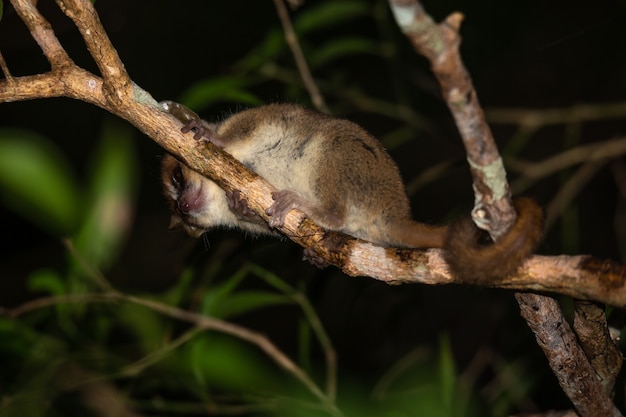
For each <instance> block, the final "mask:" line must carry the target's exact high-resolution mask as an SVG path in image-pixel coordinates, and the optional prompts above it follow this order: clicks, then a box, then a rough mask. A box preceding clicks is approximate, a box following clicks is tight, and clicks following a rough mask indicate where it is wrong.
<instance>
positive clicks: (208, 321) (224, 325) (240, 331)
mask: <svg viewBox="0 0 626 417" xmlns="http://www.w3.org/2000/svg"><path fill="white" fill-rule="evenodd" d="M96 302H99V303H112V302H128V303H132V304H136V305H140V306H144V307H146V308H148V309H150V310H152V311H156V312H158V313H160V314H163V315H165V316H168V317H171V318H174V319H177V320H181V321H186V322H189V323H192V324H194V325H195V326H196V327H197V328H199V329H205V330H214V331H218V332H221V333H224V334H228V335H231V336H234V337H236V338H238V339H240V340H244V341H246V342H248V343H250V344H252V345H254V346H256V347H257V348H259V349H260V350H262V351H263V352H265V353H266V354H267V356H268V357H269V358H271V359H272V360H273V361H274V362H275V363H276V364H277V365H278V366H279V367H280V368H282V369H283V370H285V371H286V372H287V373H289V374H290V375H292V376H293V377H294V378H296V379H297V380H298V381H300V382H301V383H302V384H303V385H304V386H305V387H306V388H307V389H308V390H309V391H310V392H311V393H312V394H313V395H314V396H315V397H317V398H318V399H319V400H320V401H321V402H322V403H323V404H324V405H325V407H326V408H327V409H328V410H329V411H330V412H331V413H332V415H335V416H340V415H341V413H340V412H339V410H338V409H337V408H336V406H335V405H334V404H333V402H332V401H330V399H329V398H328V397H327V396H326V395H325V394H324V393H323V392H322V390H320V388H319V387H318V386H317V384H315V382H314V381H313V380H312V379H311V378H310V377H309V376H308V375H307V373H306V372H304V371H303V370H302V369H301V368H300V367H299V366H298V365H296V364H295V363H294V362H293V361H292V360H291V359H289V357H288V356H287V355H285V354H284V353H283V352H282V351H281V350H280V349H278V347H276V345H274V344H273V343H272V342H271V341H270V340H269V339H268V338H267V337H266V336H264V335H263V334H261V333H257V332H255V331H252V330H250V329H247V328H245V327H241V326H238V325H236V324H233V323H229V322H227V321H223V320H220V319H216V318H213V317H209V316H203V315H200V314H197V313H194V312H191V311H187V310H182V309H180V308H177V307H174V306H170V305H167V304H163V303H160V302H158V301H153V300H148V299H144V298H140V297H135V296H133V295H128V294H123V293H119V292H115V293H102V294H71V295H63V296H54V297H45V298H39V299H36V300H33V301H29V302H27V303H24V304H22V305H20V306H18V307H16V308H14V309H6V310H5V311H4V314H5V315H8V316H10V317H14V318H15V317H19V316H21V315H24V314H26V313H28V312H31V311H34V310H38V309H41V308H45V307H52V306H55V305H58V304H66V303H96Z"/></svg>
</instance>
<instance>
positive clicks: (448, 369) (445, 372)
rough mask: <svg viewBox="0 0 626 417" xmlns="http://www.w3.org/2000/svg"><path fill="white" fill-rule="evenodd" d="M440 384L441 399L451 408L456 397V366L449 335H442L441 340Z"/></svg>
mask: <svg viewBox="0 0 626 417" xmlns="http://www.w3.org/2000/svg"><path fill="white" fill-rule="evenodd" d="M439 384H440V385H439V387H440V390H441V400H442V402H443V404H445V406H446V408H447V409H448V410H451V409H452V405H453V403H454V401H455V398H456V367H455V365H454V356H453V354H452V347H451V346H450V339H449V338H448V337H447V336H441V338H440V342H439Z"/></svg>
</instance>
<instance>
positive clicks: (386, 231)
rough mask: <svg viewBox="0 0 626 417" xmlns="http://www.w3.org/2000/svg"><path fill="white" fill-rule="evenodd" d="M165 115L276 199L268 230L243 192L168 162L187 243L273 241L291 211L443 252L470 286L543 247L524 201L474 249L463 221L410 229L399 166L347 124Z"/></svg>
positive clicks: (285, 108) (537, 219) (170, 106)
mask: <svg viewBox="0 0 626 417" xmlns="http://www.w3.org/2000/svg"><path fill="white" fill-rule="evenodd" d="M163 106H164V107H165V108H166V110H168V111H169V112H170V113H172V114H173V115H174V116H175V117H176V118H178V119H179V120H181V121H182V122H183V123H185V126H184V127H183V128H182V131H183V132H185V133H186V132H189V131H193V132H194V138H195V139H205V140H208V141H210V142H212V143H213V144H215V145H217V146H219V147H220V148H222V149H224V150H225V151H226V152H228V153H230V154H231V155H232V156H233V157H235V158H236V159H238V160H239V161H240V162H242V163H243V164H244V165H246V166H247V167H248V168H250V169H251V170H253V171H255V172H256V173H257V174H259V175H260V176H262V177H263V178H265V179H266V180H267V181H268V182H269V183H270V184H272V185H273V186H274V187H275V188H276V189H277V190H279V191H276V192H274V193H273V194H272V198H273V199H274V204H273V205H272V206H270V207H269V208H268V209H267V214H268V215H269V216H270V221H269V223H267V222H266V221H265V220H263V219H262V218H261V216H259V215H258V214H256V213H255V212H254V211H253V210H251V209H250V208H248V206H247V203H246V200H245V198H244V196H242V195H241V193H239V192H238V191H235V192H229V193H227V192H225V191H224V190H222V189H221V188H220V187H219V186H218V185H217V184H216V183H215V182H213V181H212V180H210V179H208V178H206V177H204V176H202V175H200V174H199V173H197V172H195V171H193V170H191V169H189V168H188V167H186V166H185V165H184V164H182V163H181V162H179V161H178V160H177V159H176V158H174V157H173V156H171V155H166V156H165V157H164V159H163V164H162V180H163V186H164V190H165V195H166V198H167V199H168V200H169V202H170V205H171V207H172V209H173V215H172V226H174V227H176V226H178V227H183V228H184V229H185V230H186V231H187V232H188V233H189V234H190V235H191V236H194V237H198V236H200V235H201V234H202V233H204V232H205V231H207V230H208V229H211V228H214V227H217V226H225V227H233V228H238V229H242V230H244V231H249V232H252V233H254V234H276V232H274V231H273V228H274V227H276V226H282V225H283V224H284V220H285V216H286V215H287V213H288V212H289V211H290V210H292V209H297V210H299V211H301V212H303V213H304V214H306V216H307V217H309V218H310V219H311V220H312V221H313V222H315V223H316V224H318V225H319V226H321V227H323V228H324V229H327V230H332V231H337V232H342V233H345V234H347V235H350V236H353V237H356V238H359V239H363V240H366V241H369V242H372V243H374V244H377V245H381V246H385V247H398V248H424V249H425V248H442V249H444V251H445V259H446V261H447V262H448V264H449V265H450V268H451V271H452V272H453V274H455V275H457V276H459V277H461V278H465V279H468V280H479V279H481V278H485V279H487V278H496V277H504V276H506V275H509V274H512V273H514V272H515V270H516V269H517V268H518V267H519V265H520V264H521V263H522V262H523V261H524V259H525V258H527V257H528V256H530V254H531V253H532V251H533V250H534V249H535V247H536V245H537V243H538V241H539V239H540V238H541V235H542V219H543V212H542V210H541V209H540V208H539V207H538V206H537V204H536V203H534V202H533V201H532V200H529V199H523V198H520V199H516V200H515V208H516V210H517V212H518V218H517V221H516V223H515V224H514V225H513V227H511V229H510V230H509V232H508V233H507V234H506V235H504V236H502V238H501V239H499V240H498V242H496V243H491V244H486V245H485V244H482V243H481V241H482V240H481V234H480V231H479V230H478V228H477V227H476V226H475V225H474V223H473V222H472V221H471V219H470V218H469V216H467V218H465V219H462V220H461V221H457V222H454V223H452V224H451V225H450V226H436V225H429V224H424V223H419V222H416V221H414V220H413V219H412V218H411V209H410V206H409V199H408V197H407V195H406V191H405V189H404V184H403V182H402V179H401V177H400V173H399V171H398V167H397V166H396V164H395V163H394V161H393V160H392V159H391V157H390V156H389V155H388V154H387V152H386V151H385V149H384V148H383V146H382V144H381V143H380V142H379V141H378V140H377V139H376V138H374V137H373V136H372V135H370V134H369V133H368V132H366V131H365V130H364V129H362V128H361V127H360V126H358V125H356V124H355V123H352V122H350V121H348V120H343V119H339V118H335V117H331V116H328V115H325V114H321V113H318V112H315V111H311V110H308V109H305V108H303V107H300V106H297V105H294V104H269V105H265V106H260V107H257V108H252V109H248V110H244V111H241V112H239V113H235V114H233V115H231V116H230V117H228V118H226V119H225V120H223V121H222V122H219V123H208V122H206V121H204V120H201V119H200V118H199V117H198V116H197V115H196V114H195V113H193V112H192V111H191V110H189V109H187V108H186V107H184V106H182V105H180V104H178V103H174V102H164V103H163ZM483 238H484V236H483ZM483 240H484V239H483ZM313 263H316V262H313Z"/></svg>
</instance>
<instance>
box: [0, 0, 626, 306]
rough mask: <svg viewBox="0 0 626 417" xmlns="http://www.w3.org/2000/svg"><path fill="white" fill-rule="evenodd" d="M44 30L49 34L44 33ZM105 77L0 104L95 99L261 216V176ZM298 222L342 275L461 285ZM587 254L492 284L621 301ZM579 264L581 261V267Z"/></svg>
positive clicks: (0, 88) (618, 284) (440, 270)
mask: <svg viewBox="0 0 626 417" xmlns="http://www.w3.org/2000/svg"><path fill="white" fill-rule="evenodd" d="M15 4H16V7H17V6H19V5H20V4H21V2H18V1H17V0H15ZM64 5H65V6H66V13H68V14H69V15H72V16H83V14H81V13H78V12H75V11H72V12H70V10H74V9H76V8H92V5H91V3H90V2H89V1H86V0H85V1H78V0H73V2H70V1H69V0H68V1H66V2H64ZM29 10H31V9H29ZM31 11H32V10H31ZM86 16H91V17H89V18H85V20H84V21H83V20H81V19H80V18H76V20H75V22H76V24H77V26H79V28H80V31H81V33H90V36H91V37H92V38H93V39H99V41H98V42H104V43H106V44H107V45H100V46H101V47H99V48H96V49H97V50H98V53H97V54H96V55H95V56H94V59H95V60H96V61H97V62H99V67H100V68H102V62H106V63H107V66H113V67H115V68H116V69H114V70H113V69H111V70H109V69H107V71H108V73H109V74H110V77H109V79H116V78H117V76H118V75H119V76H120V77H122V78H124V74H125V70H124V69H123V67H122V66H121V63H120V62H119V61H118V59H119V58H117V53H115V50H114V49H113V48H112V46H110V43H109V41H108V39H107V38H106V37H105V36H101V35H99V34H98V32H104V29H103V28H102V27H101V25H100V22H99V21H98V20H97V19H95V18H94V17H93V14H91V13H87V14H86ZM90 25H92V26H90ZM47 36H53V34H52V33H51V32H49V33H48V35H47ZM94 42H95V41H94ZM42 44H43V45H51V44H54V42H49V41H46V42H43V43H42ZM102 51H108V53H106V54H105V53H103V52H102ZM111 55H114V56H111ZM107 82H108V81H107V80H105V81H104V82H103V80H102V79H101V78H99V77H97V76H96V75H93V74H91V73H89V72H87V71H85V70H83V69H81V68H78V67H76V66H73V65H72V66H70V67H63V68H59V69H54V70H53V71H51V72H49V73H46V74H41V75H34V76H29V77H20V78H15V79H13V80H12V81H9V80H4V81H2V82H0V102H8V101H16V100H28V99H35V98H45V97H70V98H74V99H78V100H82V101H85V102H88V103H92V104H95V105H97V106H99V107H101V108H104V109H106V110H108V111H110V112H112V113H114V114H116V115H118V116H120V117H122V118H124V119H126V120H128V121H129V122H130V123H132V124H133V125H134V126H136V127H137V128H138V129H140V130H141V131H142V132H143V133H145V134H146V135H147V136H149V137H151V138H152V139H154V140H155V141H156V142H157V143H159V145H161V146H162V147H163V148H165V150H167V151H168V152H170V153H172V154H174V155H176V156H177V157H179V158H180V159H181V160H184V161H185V163H186V164H187V165H188V166H189V167H191V168H192V169H194V170H197V171H198V172H201V173H203V174H204V175H206V176H208V177H211V178H213V179H214V180H215V181H216V182H218V183H219V184H220V185H221V186H222V187H224V188H226V189H237V190H240V191H241V192H242V193H244V194H245V195H246V198H247V200H248V203H249V205H250V206H251V208H253V209H254V210H256V211H257V212H258V213H260V214H261V215H262V216H263V215H265V214H264V213H265V210H266V209H267V208H268V207H269V206H270V205H271V204H272V203H273V200H272V198H271V192H272V191H274V189H273V188H272V187H271V186H270V185H269V184H268V183H267V182H266V181H264V180H263V179H262V178H260V177H258V176H257V175H255V174H254V173H252V172H250V171H249V170H248V169H247V168H245V167H244V166H243V165H241V164H240V163H239V162H237V161H236V160H234V159H233V158H232V157H231V156H230V155H228V154H225V153H224V152H223V151H221V150H220V149H217V148H215V147H213V146H211V145H204V144H199V143H198V142H196V141H194V140H192V139H191V135H183V134H182V133H181V132H180V128H181V124H180V122H179V121H177V120H175V119H174V118H173V117H171V116H170V115H169V114H168V113H165V112H163V111H162V109H161V107H160V106H158V104H157V103H156V101H155V100H154V99H152V97H151V96H150V95H149V94H148V93H147V92H145V91H144V90H141V89H140V88H139V87H137V86H135V85H133V88H132V90H131V91H132V94H130V95H128V96H123V97H121V98H120V99H121V102H120V101H117V100H110V98H111V95H108V96H107V94H105V89H106V83H107ZM122 85H126V84H124V83H122ZM207 161H211V163H207ZM301 220H302V214H301V213H298V212H295V211H292V212H291V213H290V214H289V215H288V216H287V219H286V222H285V226H284V227H283V228H281V229H280V231H281V232H283V233H285V234H286V235H287V236H289V237H290V239H292V240H293V241H294V242H296V243H298V244H300V245H302V246H306V247H312V248H313V249H315V250H316V251H317V252H318V254H320V256H322V257H323V258H324V259H326V260H327V261H329V262H330V263H332V264H334V265H336V266H338V267H339V268H341V269H342V270H343V271H344V272H345V273H347V274H348V275H353V276H354V275H360V276H369V277H372V278H374V279H378V280H381V281H385V282H387V283H390V284H400V283H424V284H431V285H432V284H451V283H460V284H463V282H461V281H457V280H455V279H454V278H453V277H451V276H450V274H449V271H448V269H447V267H446V264H445V262H444V261H443V258H442V256H441V251H439V250H428V251H421V250H408V249H403V250H400V249H390V248H382V247H378V246H375V245H372V244H370V243H367V242H363V241H358V240H355V239H351V238H349V237H347V236H342V235H340V234H337V233H332V232H326V231H324V230H323V229H321V228H319V227H317V226H316V225H314V224H313V223H312V222H310V221H309V220H306V221H304V222H301ZM590 260H593V258H588V257H558V258H548V257H533V258H531V259H529V260H528V261H527V262H526V263H525V264H524V265H523V266H522V268H521V269H520V271H519V274H518V275H517V276H515V277H509V278H507V279H506V280H502V281H500V282H497V283H494V284H493V285H494V286H497V287H500V288H508V289H518V290H541V291H548V292H556V293H560V294H568V295H572V296H575V297H578V298H583V299H590V300H595V301H599V302H603V303H607V304H611V305H614V306H619V307H624V306H626V283H625V282H624V277H626V271H624V268H623V267H621V266H620V265H616V264H613V263H610V262H604V263H601V262H600V261H595V262H591V264H594V265H600V264H601V265H602V267H600V268H598V267H593V268H587V265H590ZM581 265H582V266H584V267H583V268H582V269H581V268H580V267H581ZM563 277H564V278H563Z"/></svg>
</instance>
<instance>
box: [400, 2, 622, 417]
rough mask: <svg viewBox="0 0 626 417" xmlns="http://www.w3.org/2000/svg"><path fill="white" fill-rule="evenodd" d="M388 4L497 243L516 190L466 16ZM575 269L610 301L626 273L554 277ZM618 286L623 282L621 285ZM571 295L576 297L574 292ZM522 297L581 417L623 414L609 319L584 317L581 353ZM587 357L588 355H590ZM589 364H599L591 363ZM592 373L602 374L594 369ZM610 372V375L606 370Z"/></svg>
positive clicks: (546, 300)
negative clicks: (615, 388)
mask: <svg viewBox="0 0 626 417" xmlns="http://www.w3.org/2000/svg"><path fill="white" fill-rule="evenodd" d="M389 2H390V5H391V8H392V10H393V12H394V15H395V17H396V21H397V23H398V25H399V26H400V28H401V29H402V31H403V32H404V34H405V35H406V36H407V37H408V38H409V40H410V41H411V43H412V44H413V46H414V48H415V49H416V51H417V52H418V53H420V54H422V55H424V56H425V57H426V58H428V60H429V61H430V63H431V68H432V70H433V73H434V75H435V77H436V78H437V80H438V81H439V84H440V86H441V89H442V92H443V96H444V98H445V99H446V102H447V104H448V107H449V109H450V111H451V112H452V115H453V116H454V118H455V120H456V124H457V127H458V128H459V131H460V133H461V137H462V139H463V143H464V145H465V149H466V151H467V156H468V162H469V164H470V168H471V173H472V178H473V187H474V192H475V197H476V201H475V208H474V211H473V214H474V221H475V222H476V224H477V225H478V226H479V227H481V228H483V229H485V230H487V231H489V233H490V234H491V236H492V237H493V238H494V240H497V238H498V237H499V236H502V235H503V234H504V233H505V232H506V231H507V229H508V228H509V227H510V226H511V225H512V224H513V222H514V220H515V217H516V214H515V211H514V210H513V207H512V206H511V204H510V192H509V187H508V183H507V181H506V173H505V170H504V166H503V163H502V159H501V158H500V155H499V153H498V149H497V147H496V144H495V141H494V139H493V136H492V134H491V130H490V129H489V126H488V125H487V123H486V121H485V116H484V113H483V111H482V108H481V107H480V104H479V102H478V98H477V95H476V92H475V90H474V87H473V85H472V82H471V78H470V76H469V74H468V73H467V71H466V70H465V67H464V65H463V62H462V60H461V57H460V54H459V51H458V47H459V44H460V35H459V28H460V23H461V20H462V15H460V14H459V13H454V14H452V15H450V16H449V17H448V18H447V19H446V20H445V21H444V22H443V23H441V24H439V25H437V24H435V23H434V22H433V21H432V19H431V18H430V17H429V16H428V15H426V13H424V10H423V9H422V6H421V5H420V4H419V3H418V1H417V0H389ZM534 259H537V257H534ZM554 261H556V258H551V259H550V262H549V263H551V262H554ZM529 262H532V260H531V261H529ZM529 262H527V263H526V265H525V267H526V266H527V265H528V263H529ZM549 263H546V264H545V265H540V266H539V270H538V271H537V272H538V273H539V275H538V276H541V277H542V278H543V277H544V276H545V275H546V270H547V269H549V268H550V265H549ZM561 266H563V265H561ZM572 266H573V265H572ZM614 268H616V269H614ZM577 270H578V271H580V270H585V271H593V270H596V271H598V272H600V271H602V272H601V275H602V277H603V279H602V285H604V286H605V290H606V291H607V295H608V294H609V293H611V292H612V290H611V289H610V288H611V287H612V283H615V280H612V279H610V278H609V277H611V276H615V275H616V276H618V277H622V278H623V277H624V273H625V272H626V270H625V269H624V266H623V265H618V264H612V263H603V262H597V260H594V259H591V258H588V257H587V258H581V259H580V261H579V262H578V264H577V265H576V269H575V270H570V271H568V268H567V267H565V268H562V269H560V268H559V270H557V271H554V272H555V273H556V274H555V276H558V277H559V278H560V279H561V280H562V282H566V279H567V277H569V276H571V275H576V274H577V272H575V271H577ZM571 272H573V274H571ZM592 274H593V273H592ZM521 275H522V274H518V276H517V277H514V278H513V279H517V278H521ZM529 278H531V279H530V280H529V281H533V282H535V283H538V282H540V281H543V279H536V278H537V277H533V276H532V275H531V276H529ZM604 278H608V279H604ZM619 280H620V279H619V278H618V279H617V281H619ZM499 284H500V285H501V284H502V283H499ZM569 284H571V282H569ZM577 284H578V285H580V287H577V286H572V287H571V288H579V289H581V288H583V287H584V286H585V285H586V284H585V283H583V282H578V283H577ZM531 285H532V284H531ZM535 290H538V288H535ZM569 295H572V296H573V297H575V298H577V296H576V295H574V294H569ZM583 298H586V297H583ZM516 299H517V301H518V303H519V305H520V308H521V312H522V316H523V317H524V318H525V319H526V321H527V323H528V325H529V326H530V328H531V329H532V330H533V332H534V333H535V335H536V338H537V342H538V344H539V346H540V347H541V348H542V349H543V351H544V353H545V354H546V357H547V359H548V363H549V364H550V366H551V368H552V370H553V372H554V374H555V375H556V376H557V379H558V380H559V383H560V385H561V387H562V388H563V390H564V391H565V393H566V394H567V396H568V397H569V398H570V400H571V401H572V403H573V405H574V407H575V409H576V411H577V412H578V413H579V415H580V416H583V417H585V416H600V415H601V416H621V414H620V412H619V411H618V410H617V408H616V407H615V405H613V403H612V401H611V398H610V396H609V395H608V393H607V390H605V389H604V387H603V385H602V384H601V383H600V381H599V379H598V377H597V374H596V372H598V374H599V375H601V376H603V377H604V378H606V381H607V385H610V388H609V389H608V391H609V392H610V390H611V389H612V384H613V382H614V375H615V373H617V372H619V369H620V367H621V360H617V359H615V357H614V351H613V350H612V349H611V347H612V348H613V349H614V348H615V346H614V345H613V342H612V341H611V340H610V337H608V328H607V326H606V321H604V322H603V323H599V320H598V319H597V318H596V320H595V321H593V320H589V319H587V317H584V318H585V320H580V319H579V320H578V321H577V324H578V327H577V332H578V334H579V335H584V336H586V337H585V342H584V343H583V346H584V347H585V349H584V350H583V348H581V346H579V344H578V342H577V340H576V336H575V335H574V332H572V330H571V328H570V327H569V325H568V324H567V322H566V321H565V320H564V319H563V317H562V315H561V312H560V308H559V306H558V303H557V302H556V301H555V300H554V299H552V298H550V297H545V296H541V295H537V294H529V293H518V294H517V295H516ZM580 310H581V311H582V312H581V313H579V316H582V315H583V313H587V315H586V316H589V315H591V314H592V312H594V313H596V314H597V311H594V310H592V309H591V308H587V309H583V308H582V307H581V308H580ZM594 317H595V316H594ZM598 327H603V329H604V330H605V331H604V332H600V330H599V329H598ZM599 334H601V335H602V336H604V337H602V338H599V339H598V340H596V342H597V344H594V343H593V342H592V341H591V340H590V338H592V337H593V336H591V335H594V336H597V335H599ZM607 341H608V342H607ZM609 344H610V345H609ZM585 353H587V354H588V355H587V356H586V355H585ZM618 353H619V352H618ZM590 358H592V361H593V362H591V363H590V360H589V359H590ZM620 359H621V357H620ZM592 365H593V366H592ZM594 367H597V368H596V369H594ZM608 367H610V368H611V369H610V370H608V369H607V368H608ZM613 367H617V368H613Z"/></svg>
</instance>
